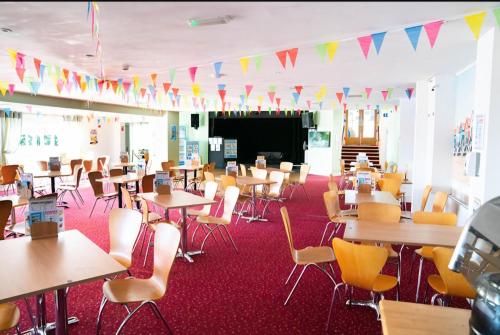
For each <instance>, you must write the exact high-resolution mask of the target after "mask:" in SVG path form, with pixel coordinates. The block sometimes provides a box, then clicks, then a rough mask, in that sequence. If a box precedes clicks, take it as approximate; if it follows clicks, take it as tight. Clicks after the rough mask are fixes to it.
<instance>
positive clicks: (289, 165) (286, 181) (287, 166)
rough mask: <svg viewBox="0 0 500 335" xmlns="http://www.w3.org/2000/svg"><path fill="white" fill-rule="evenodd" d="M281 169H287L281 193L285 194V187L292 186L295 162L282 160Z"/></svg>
mask: <svg viewBox="0 0 500 335" xmlns="http://www.w3.org/2000/svg"><path fill="white" fill-rule="evenodd" d="M280 170H285V171H287V172H285V178H284V179H283V185H282V187H281V188H282V190H281V194H282V195H283V194H284V192H285V189H286V188H287V187H289V186H290V173H291V172H292V170H293V163H292V162H281V163H280Z"/></svg>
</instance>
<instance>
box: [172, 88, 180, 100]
mask: <svg viewBox="0 0 500 335" xmlns="http://www.w3.org/2000/svg"><path fill="white" fill-rule="evenodd" d="M172 92H173V93H174V97H175V98H177V93H179V89H178V88H175V87H172Z"/></svg>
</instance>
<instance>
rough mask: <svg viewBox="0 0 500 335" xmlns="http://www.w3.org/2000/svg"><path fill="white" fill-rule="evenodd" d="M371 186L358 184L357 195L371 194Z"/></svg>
mask: <svg viewBox="0 0 500 335" xmlns="http://www.w3.org/2000/svg"><path fill="white" fill-rule="evenodd" d="M371 192H372V185H370V184H359V186H358V193H371Z"/></svg>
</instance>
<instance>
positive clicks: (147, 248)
mask: <svg viewBox="0 0 500 335" xmlns="http://www.w3.org/2000/svg"><path fill="white" fill-rule="evenodd" d="M152 237H153V231H151V232H150V233H149V239H148V244H147V245H146V255H145V256H144V263H143V264H142V266H143V267H145V266H146V260H147V259H148V253H149V245H150V244H151V238H152Z"/></svg>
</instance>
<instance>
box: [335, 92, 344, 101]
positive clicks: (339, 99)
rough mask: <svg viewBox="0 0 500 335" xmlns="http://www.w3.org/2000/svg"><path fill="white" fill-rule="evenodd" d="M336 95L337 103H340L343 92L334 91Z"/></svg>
mask: <svg viewBox="0 0 500 335" xmlns="http://www.w3.org/2000/svg"><path fill="white" fill-rule="evenodd" d="M336 95H337V100H338V101H339V103H342V98H343V96H344V93H342V92H338V93H336Z"/></svg>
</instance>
